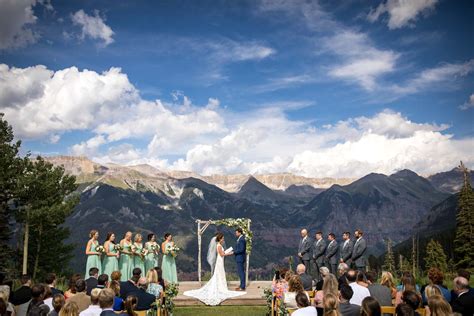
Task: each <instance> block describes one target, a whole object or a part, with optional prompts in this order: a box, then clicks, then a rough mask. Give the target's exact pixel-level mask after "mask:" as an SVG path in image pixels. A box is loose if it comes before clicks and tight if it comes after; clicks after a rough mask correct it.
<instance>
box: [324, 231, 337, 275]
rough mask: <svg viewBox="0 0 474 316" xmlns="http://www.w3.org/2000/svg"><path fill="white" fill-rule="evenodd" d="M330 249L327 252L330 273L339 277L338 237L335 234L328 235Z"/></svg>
mask: <svg viewBox="0 0 474 316" xmlns="http://www.w3.org/2000/svg"><path fill="white" fill-rule="evenodd" d="M328 241H329V244H328V249H327V250H326V262H327V263H328V265H329V271H330V272H331V273H332V274H334V275H337V274H336V273H337V241H336V235H334V233H330V234H329V235H328Z"/></svg>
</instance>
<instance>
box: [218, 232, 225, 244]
mask: <svg viewBox="0 0 474 316" xmlns="http://www.w3.org/2000/svg"><path fill="white" fill-rule="evenodd" d="M222 238H224V234H223V233H220V232H219V233H217V235H216V241H217V242H219V241H221V240H222Z"/></svg>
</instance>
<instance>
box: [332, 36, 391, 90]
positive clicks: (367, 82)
mask: <svg viewBox="0 0 474 316" xmlns="http://www.w3.org/2000/svg"><path fill="white" fill-rule="evenodd" d="M323 46H324V49H325V50H327V51H329V52H332V53H334V54H336V55H337V56H339V57H340V58H341V59H342V63H341V64H337V65H333V66H331V67H330V70H329V75H331V76H332V77H335V78H340V79H344V80H348V81H352V82H355V83H357V84H359V85H361V86H362V87H363V88H364V89H366V90H373V89H374V88H375V87H376V80H377V79H378V78H379V77H380V76H382V75H384V74H387V73H390V72H392V71H394V70H395V64H396V61H397V59H398V57H399V55H398V54H397V53H395V52H393V51H391V50H380V49H377V48H376V47H375V46H374V45H373V44H372V43H371V41H370V40H369V38H368V36H367V35H366V34H364V33H360V32H355V31H350V30H345V31H342V30H341V32H338V33H337V34H335V35H334V36H331V37H328V38H326V39H325V40H324V41H323Z"/></svg>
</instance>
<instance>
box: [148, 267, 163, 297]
mask: <svg viewBox="0 0 474 316" xmlns="http://www.w3.org/2000/svg"><path fill="white" fill-rule="evenodd" d="M146 281H147V283H148V287H147V289H146V292H147V293H150V294H152V295H155V297H156V298H160V297H161V293H162V292H163V288H162V287H161V285H160V284H159V283H158V273H156V270H155V269H150V270H149V271H148V273H147V274H146Z"/></svg>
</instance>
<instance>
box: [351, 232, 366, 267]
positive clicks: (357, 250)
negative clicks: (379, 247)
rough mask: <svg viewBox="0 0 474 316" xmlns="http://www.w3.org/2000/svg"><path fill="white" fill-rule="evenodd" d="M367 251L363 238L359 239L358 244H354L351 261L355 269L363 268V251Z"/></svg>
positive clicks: (364, 263)
mask: <svg viewBox="0 0 474 316" xmlns="http://www.w3.org/2000/svg"><path fill="white" fill-rule="evenodd" d="M366 250H367V242H366V241H365V239H364V238H362V237H361V238H360V240H359V242H357V241H356V242H355V243H354V250H353V251H352V261H354V263H355V265H356V267H365V266H366V260H365V251H366Z"/></svg>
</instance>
